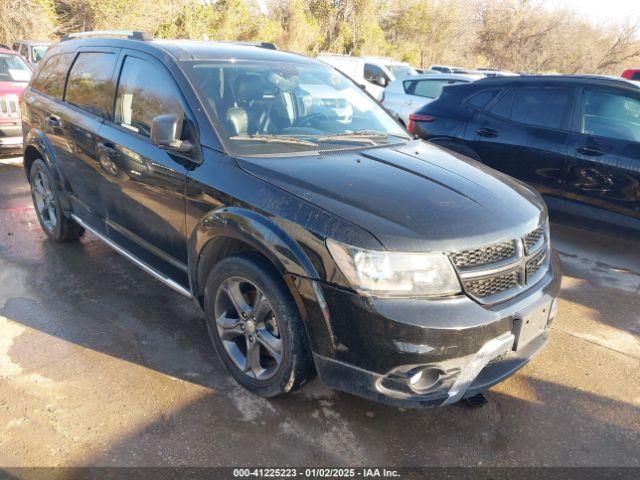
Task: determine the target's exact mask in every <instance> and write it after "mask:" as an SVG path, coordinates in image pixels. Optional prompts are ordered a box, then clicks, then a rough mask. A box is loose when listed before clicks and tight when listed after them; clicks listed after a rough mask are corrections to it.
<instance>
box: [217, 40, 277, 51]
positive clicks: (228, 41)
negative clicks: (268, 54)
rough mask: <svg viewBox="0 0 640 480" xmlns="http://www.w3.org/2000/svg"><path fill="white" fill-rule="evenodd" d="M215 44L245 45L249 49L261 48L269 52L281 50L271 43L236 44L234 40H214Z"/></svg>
mask: <svg viewBox="0 0 640 480" xmlns="http://www.w3.org/2000/svg"><path fill="white" fill-rule="evenodd" d="M214 42H215V43H227V44H229V45H244V46H247V47H260V48H266V49H268V50H279V48H278V47H277V46H276V44H275V43H271V42H236V41H233V40H214Z"/></svg>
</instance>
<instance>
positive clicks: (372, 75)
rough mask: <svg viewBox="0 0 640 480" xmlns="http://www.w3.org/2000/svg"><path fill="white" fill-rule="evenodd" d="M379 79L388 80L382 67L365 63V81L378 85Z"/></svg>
mask: <svg viewBox="0 0 640 480" xmlns="http://www.w3.org/2000/svg"><path fill="white" fill-rule="evenodd" d="M378 78H386V79H387V80H388V77H387V76H386V75H385V73H384V72H383V71H382V69H381V68H380V67H378V66H377V65H371V64H370V63H365V64H364V79H365V80H366V81H367V82H371V83H377V81H376V80H377V79H378Z"/></svg>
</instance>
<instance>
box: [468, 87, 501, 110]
mask: <svg viewBox="0 0 640 480" xmlns="http://www.w3.org/2000/svg"><path fill="white" fill-rule="evenodd" d="M499 92H500V90H498V89H495V90H482V91H481V92H478V93H476V94H474V95H472V96H471V97H469V98H468V99H467V103H468V104H469V105H471V106H472V107H474V108H477V109H479V110H484V109H485V108H486V107H487V105H489V103H490V102H491V100H493V99H494V98H496V95H497V94H498V93H499Z"/></svg>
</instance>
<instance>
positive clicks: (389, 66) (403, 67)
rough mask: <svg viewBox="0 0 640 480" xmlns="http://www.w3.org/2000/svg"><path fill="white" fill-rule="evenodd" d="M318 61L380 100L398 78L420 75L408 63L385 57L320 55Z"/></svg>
mask: <svg viewBox="0 0 640 480" xmlns="http://www.w3.org/2000/svg"><path fill="white" fill-rule="evenodd" d="M318 60H320V61H322V62H324V63H327V64H329V65H331V66H332V67H333V68H335V69H337V70H340V71H341V72H342V73H344V74H345V75H346V76H347V77H349V78H351V79H352V80H353V81H354V82H356V83H357V84H359V85H360V86H361V87H363V88H364V89H365V90H366V91H367V92H369V94H371V96H373V97H374V98H376V99H378V100H380V98H381V96H382V92H383V91H384V89H385V87H386V86H387V85H389V84H390V83H391V82H392V81H393V80H395V79H396V78H401V77H406V76H410V75H417V74H418V72H416V71H415V69H414V68H413V67H411V65H409V64H408V63H406V62H398V61H396V60H393V59H390V58H385V57H350V56H348V55H318Z"/></svg>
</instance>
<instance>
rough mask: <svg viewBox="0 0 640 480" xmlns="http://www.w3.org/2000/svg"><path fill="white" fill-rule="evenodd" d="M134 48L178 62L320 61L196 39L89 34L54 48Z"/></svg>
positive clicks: (248, 45) (286, 53)
mask: <svg viewBox="0 0 640 480" xmlns="http://www.w3.org/2000/svg"><path fill="white" fill-rule="evenodd" d="M87 46H89V47H91V46H94V47H98V46H100V47H116V48H131V49H134V50H140V51H145V52H148V53H161V54H165V55H166V54H168V55H169V56H171V57H173V59H174V60H176V61H189V60H229V59H234V60H238V61H246V60H250V61H264V62H285V63H319V62H316V61H315V60H312V59H310V58H308V57H305V56H303V55H298V54H296V53H288V52H283V51H280V50H273V49H271V48H263V47H260V46H257V45H253V44H243V43H228V42H215V41H196V40H132V39H124V38H109V37H89V38H78V39H69V40H64V41H62V42H59V43H57V44H56V45H55V49H54V50H55V51H57V52H60V53H61V52H64V51H74V50H76V49H78V48H80V47H87Z"/></svg>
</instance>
